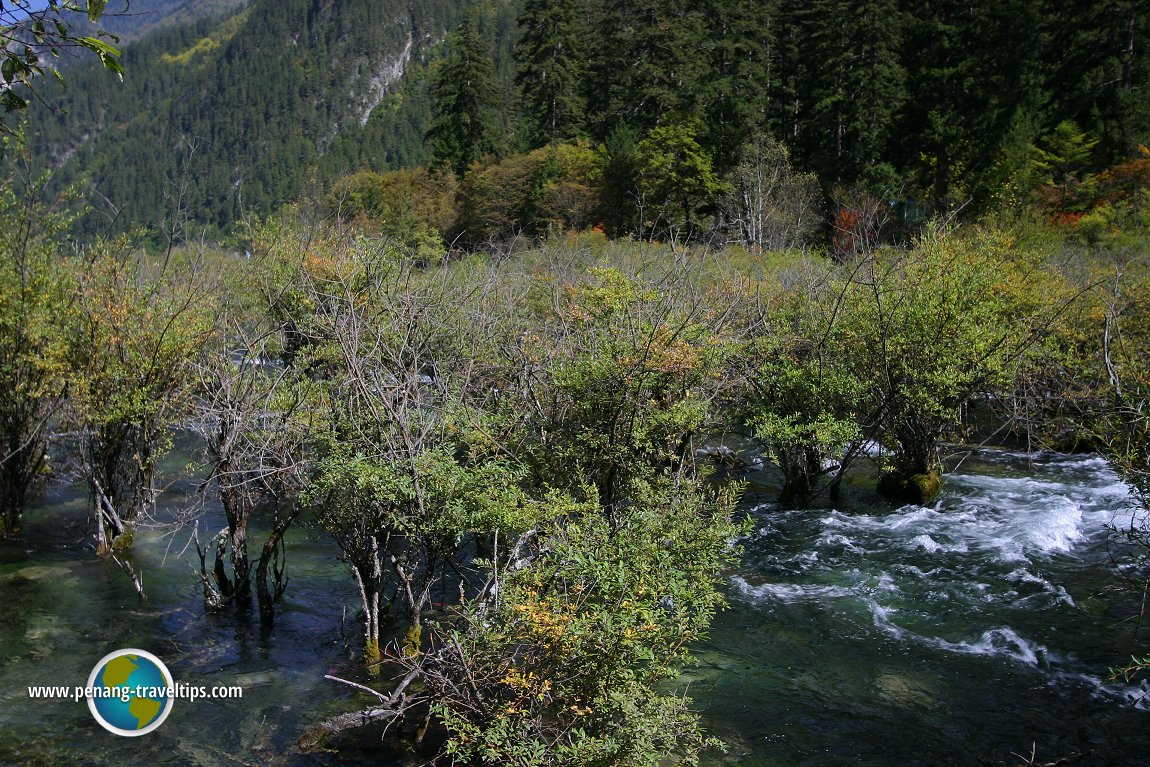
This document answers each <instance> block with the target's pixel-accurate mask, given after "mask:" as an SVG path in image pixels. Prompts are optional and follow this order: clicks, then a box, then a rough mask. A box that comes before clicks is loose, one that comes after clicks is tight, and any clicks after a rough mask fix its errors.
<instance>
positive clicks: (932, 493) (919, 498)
mask: <svg viewBox="0 0 1150 767" xmlns="http://www.w3.org/2000/svg"><path fill="white" fill-rule="evenodd" d="M878 491H879V492H880V493H881V494H882V495H884V496H886V497H887V498H889V499H891V500H892V501H901V502H902V503H913V504H916V505H919V506H922V505H924V504H927V503H931V502H932V501H934V500H935V499H936V498H938V496H939V494H940V493H941V492H942V473H941V472H940V471H938V470H937V469H935V470H934V471H930V472H926V473H924V474H911V475H910V476H902V475H898V474H890V473H888V474H883V475H882V476H881V477H879V480H878Z"/></svg>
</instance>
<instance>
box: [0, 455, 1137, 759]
mask: <svg viewBox="0 0 1150 767" xmlns="http://www.w3.org/2000/svg"><path fill="white" fill-rule="evenodd" d="M182 460H185V461H186V460H187V459H186V456H184V457H183V458H182ZM172 469H173V471H175V470H178V469H179V460H176V459H174V460H173V465H172ZM751 479H752V486H751V490H752V492H751V493H750V494H749V496H748V497H749V500H748V501H747V502H746V504H745V508H746V510H747V511H748V512H749V513H750V514H751V515H752V517H753V518H754V521H755V532H754V533H753V535H752V536H751V537H750V538H749V539H748V540H747V541H746V542H745V555H744V557H743V561H742V564H741V566H740V567H739V568H738V569H737V571H736V572H734V573H732V574H731V575H730V586H729V589H728V592H729V598H730V603H731V606H730V609H728V610H727V611H725V612H724V613H722V614H721V615H720V616H719V617H718V619H717V621H716V623H715V626H714V628H713V630H712V632H711V637H710V639H709V640H708V641H707V642H706V643H704V644H703V645H702V646H701V647H699V648H698V656H699V660H700V663H699V665H698V667H696V668H694V669H693V670H692V671H691V672H690V673H689V674H688V682H689V688H688V690H689V692H688V694H690V695H691V697H693V698H694V699H695V702H696V705H697V706H698V707H699V708H700V709H701V710H702V711H703V712H704V716H705V721H706V725H707V727H708V729H709V730H710V731H711V732H712V733H713V734H715V735H718V736H719V737H721V738H722V739H723V740H725V741H727V742H728V744H729V745H730V748H729V751H728V752H727V754H725V755H719V756H712V757H710V761H711V762H712V763H715V764H721V763H724V762H726V763H738V764H749V765H874V766H875V767H878V766H879V765H882V766H884V767H888V766H889V767H894V766H895V765H898V766H900V767H905V766H907V765H994V764H1009V765H1017V764H1019V763H1020V759H1019V757H1017V756H1012V753H1013V754H1021V755H1024V756H1025V757H1027V758H1029V756H1030V754H1031V749H1032V748H1033V749H1034V753H1035V754H1036V757H1037V761H1038V762H1044V761H1054V760H1056V759H1059V758H1063V757H1068V756H1070V755H1072V754H1074V753H1080V754H1084V755H1085V756H1084V757H1083V758H1082V760H1081V761H1080V762H1078V763H1079V764H1083V765H1108V766H1115V767H1121V766H1122V765H1131V766H1133V765H1146V764H1148V763H1150V688H1147V687H1145V686H1139V685H1126V684H1120V683H1115V682H1109V681H1107V676H1108V673H1107V669H1108V667H1109V666H1114V665H1118V664H1120V663H1122V662H1123V661H1125V660H1126V659H1128V658H1129V656H1130V655H1131V653H1133V652H1136V651H1137V648H1138V646H1137V645H1136V644H1135V643H1134V632H1135V626H1136V622H1137V618H1138V614H1139V609H1140V596H1141V595H1140V593H1138V592H1137V591H1136V590H1133V589H1131V588H1129V587H1128V585H1127V584H1124V582H1123V581H1122V579H1121V578H1120V577H1119V567H1118V566H1117V565H1116V564H1115V561H1114V559H1113V558H1112V557H1113V555H1118V556H1119V561H1121V556H1122V554H1123V552H1122V551H1121V550H1120V547H1118V546H1117V545H1116V544H1115V543H1114V541H1113V540H1112V538H1113V536H1111V535H1109V534H1108V531H1107V528H1108V526H1110V525H1118V526H1121V525H1123V524H1124V523H1125V524H1128V523H1129V520H1130V516H1129V515H1130V514H1131V513H1132V511H1131V506H1130V504H1129V499H1128V496H1127V492H1126V489H1125V487H1124V486H1123V485H1122V484H1121V483H1120V482H1119V481H1118V480H1117V478H1116V477H1115V476H1114V475H1113V473H1112V472H1110V471H1109V470H1108V469H1107V468H1106V466H1105V464H1104V463H1103V462H1102V461H1101V460H1100V459H1098V458H1096V457H1090V456H1053V455H1050V456H1026V455H1022V454H1016V453H1008V452H1001V451H993V452H992V451H985V452H982V453H979V454H978V455H977V456H976V457H974V458H971V459H969V460H967V461H966V462H964V463H963V465H962V466H961V467H960V469H959V470H958V471H957V473H955V474H953V475H952V476H951V477H950V478H949V479H948V481H947V484H946V488H945V490H944V494H943V496H942V498H941V499H940V501H939V502H938V503H937V504H936V505H935V506H934V507H932V508H921V507H915V506H907V507H903V508H895V507H893V506H891V505H884V504H882V503H881V502H880V501H878V500H877V498H876V497H875V496H874V495H873V493H872V492H871V490H870V487H869V486H866V487H863V486H862V485H860V486H858V487H856V488H854V489H853V490H852V489H848V492H847V493H846V497H845V498H844V499H843V500H842V501H841V502H840V503H839V504H838V505H837V506H836V507H834V508H831V507H816V508H810V509H803V510H793V509H784V508H779V507H778V506H776V505H774V504H772V503H769V502H765V501H763V502H759V501H756V500H755V499H756V498H757V497H759V496H756V495H755V494H754V490H755V489H756V486H755V484H754V480H756V479H763V480H764V481H765V478H764V477H762V476H757V475H752V477H751ZM189 487H191V485H190V483H188V484H185V485H182V486H181V485H177V486H176V487H174V488H172V494H171V496H169V497H179V495H180V493H181V492H182V491H186V490H187V489H188V488H189ZM760 489H761V488H760ZM762 497H764V498H766V497H769V496H768V495H767V494H765V493H764V495H763V496H762ZM85 501H86V499H85V497H84V496H83V493H82V489H79V488H76V487H74V486H69V485H66V484H63V483H59V484H56V485H53V487H52V488H51V489H50V492H49V494H48V495H47V497H46V498H45V500H44V502H43V504H42V506H41V507H40V508H37V509H35V510H33V511H32V512H31V513H29V514H28V515H27V517H26V523H25V526H26V532H25V534H24V536H23V537H22V538H21V539H20V540H18V541H14V542H13V541H6V542H0V680H2V683H0V764H12V765H40V764H43V765H48V764H69V765H103V764H118V765H145V764H147V765H227V764H237V765H239V764H260V763H267V762H275V763H277V764H281V763H285V762H286V763H287V764H293V765H294V764H299V765H314V764H324V765H326V764H345V765H358V764H368V763H370V764H401V763H404V759H403V756H402V755H401V754H393V753H380V752H379V750H378V749H379V746H378V744H376V745H374V746H372V749H373V750H363V751H360V750H352V751H345V752H344V753H342V754H328V753H318V754H315V753H313V754H306V755H295V756H289V757H287V758H284V757H283V754H284V753H285V752H288V751H289V750H290V746H291V744H292V743H293V742H294V741H295V740H296V739H297V738H298V737H299V736H300V735H301V734H303V732H305V731H306V730H307V728H308V727H309V726H310V725H312V724H314V723H316V722H317V721H319V720H320V719H322V718H323V717H325V716H328V715H331V714H334V713H338V712H341V711H345V710H349V709H351V708H355V707H358V706H361V705H365V704H366V703H367V701H365V700H364V699H363V698H362V697H359V696H357V694H356V693H355V692H354V691H353V690H350V689H348V688H344V687H343V686H341V685H338V684H334V683H332V682H329V681H326V680H325V679H324V678H323V675H324V674H325V673H334V674H336V675H339V676H344V677H355V678H360V677H357V676H356V675H357V674H359V673H360V671H359V667H358V665H357V663H356V661H355V647H356V646H357V644H358V641H359V640H358V633H357V626H356V622H355V611H356V604H357V599H356V595H355V592H354V590H353V585H352V581H351V578H350V576H349V574H348V573H347V571H346V569H345V567H344V565H343V564H342V563H340V562H339V561H338V550H337V549H336V547H335V546H334V544H332V543H331V542H330V541H329V540H328V539H327V538H326V536H325V535H324V534H323V533H322V531H320V530H318V529H316V528H315V527H314V526H311V525H309V524H307V523H306V522H305V523H302V524H301V525H299V526H298V527H297V528H296V529H295V530H294V531H293V532H292V534H291V536H290V537H289V545H288V574H289V577H290V578H291V581H290V584H289V586H288V591H287V594H286V597H285V602H284V604H283V608H282V610H281V614H280V617H279V619H278V621H277V624H276V626H275V628H274V630H271V631H266V630H262V629H261V628H260V626H259V622H258V620H256V619H255V618H254V617H253V618H251V619H243V618H240V617H237V616H236V615H235V614H232V613H223V614H220V615H211V616H205V615H204V612H203V607H202V602H201V598H200V591H199V585H198V582H197V577H196V575H195V573H194V571H193V565H195V566H197V567H198V560H197V558H196V556H195V552H194V549H185V545H186V544H187V542H188V535H189V533H188V531H187V530H186V529H185V530H182V531H180V532H177V533H174V534H173V533H170V532H165V531H164V529H155V530H146V531H144V532H142V533H140V534H139V535H138V536H137V540H136V542H135V545H134V552H135V555H134V556H135V562H136V566H137V568H138V569H139V570H141V571H142V572H143V578H144V585H145V588H146V590H147V592H148V594H149V597H150V601H149V602H147V603H146V604H143V605H141V604H138V603H137V601H136V598H135V594H134V592H133V591H132V589H131V586H130V585H129V584H128V582H127V580H126V578H124V576H123V575H122V574H121V573H120V572H119V571H118V570H117V569H116V568H115V567H114V566H113V565H111V564H110V563H108V562H101V561H97V560H95V558H94V556H93V555H92V553H91V551H90V549H89V548H88V547H87V545H86V541H87V540H88V539H89V538H90V531H89V529H88V522H87V520H86V518H85ZM166 513H169V514H170V513H173V509H167V510H166ZM220 526H222V519H221V518H220V516H219V512H218V510H209V514H208V517H207V519H206V520H205V521H204V523H202V524H201V538H202V539H205V540H206V539H209V538H210V537H211V535H212V534H213V533H214V532H215V531H216V530H218V529H219V527H220ZM254 533H255V534H254V535H253V539H254V540H255V539H259V538H260V531H258V530H256V531H254ZM1144 646H1145V645H1143V647H1144ZM122 647H139V648H141V649H144V650H148V651H150V652H153V653H155V654H156V655H158V656H159V657H160V658H162V659H163V660H164V661H165V662H166V663H167V665H168V667H169V668H170V669H171V670H172V673H173V675H174V676H175V677H176V679H177V680H178V681H180V682H184V683H187V684H195V685H208V686H211V685H235V684H238V685H242V686H243V687H244V697H243V699H241V700H228V701H197V702H195V703H190V702H186V701H177V703H176V706H175V708H174V709H173V712H172V715H171V716H170V717H169V719H168V720H167V721H166V722H165V723H164V725H163V726H162V727H160V728H159V729H158V730H157V731H156V732H154V733H152V734H150V735H148V736H145V737H142V738H120V737H117V736H114V735H111V734H109V733H105V732H104V731H103V730H101V729H99V727H98V726H97V725H96V724H95V723H94V722H93V721H92V719H91V717H90V715H89V713H88V711H87V707H86V706H85V705H84V704H83V703H73V702H71V701H44V700H29V698H28V694H27V687H28V686H29V685H69V686H71V685H82V684H84V682H85V681H86V679H87V675H88V673H89V672H90V670H91V668H92V665H93V664H94V663H95V662H96V661H97V660H98V659H99V658H101V657H103V656H104V655H105V654H106V653H108V652H110V651H112V650H115V649H119V648H122Z"/></svg>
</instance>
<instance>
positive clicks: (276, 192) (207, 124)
mask: <svg viewBox="0 0 1150 767" xmlns="http://www.w3.org/2000/svg"><path fill="white" fill-rule="evenodd" d="M165 5H166V4H165ZM468 19H469V20H470V22H469V23H468V24H463V22H464V21H465V20H468ZM452 30H460V34H456V35H450V36H449V32H450V31H452ZM469 30H470V31H469ZM464 32H466V34H464ZM1148 51H1150V16H1147V15H1146V14H1144V13H1139V4H1138V3H1137V2H1132V1H1131V0H1102V1H1100V2H1098V1H1094V0H1091V1H1090V2H1087V1H1086V0H1070V2H1063V3H1054V2H1048V1H1047V0H1018V1H1012V2H1006V3H976V4H970V3H966V4H963V3H955V2H953V1H952V0H926V1H925V2H918V3H914V4H912V3H909V2H905V1H902V0H818V1H817V2H802V3H800V2H796V1H795V0H764V2H747V0H700V1H699V2H694V1H692V2H687V0H614V1H613V2H609V3H608V2H598V1H596V0H547V1H544V0H487V1H486V2H474V3H455V2H450V1H449V0H410V1H407V0H340V2H330V0H328V1H324V0H284V1H283V2H273V1H272V0H256V1H255V2H253V3H251V4H250V5H247V6H246V7H244V8H243V9H242V10H239V11H238V12H233V15H231V16H228V17H226V18H223V19H220V18H219V17H216V18H215V19H213V20H204V19H201V20H199V21H195V22H193V23H191V24H188V25H184V26H179V27H172V28H163V29H160V30H158V31H157V32H155V33H154V34H152V35H150V36H149V37H147V38H146V39H144V40H143V41H141V42H138V43H134V44H132V45H130V46H128V47H127V49H126V51H125V55H124V67H125V70H126V72H127V76H126V81H125V83H124V84H122V85H121V84H119V83H117V82H116V81H115V80H114V79H113V78H111V77H109V76H107V74H106V73H104V72H102V71H97V70H96V69H95V68H94V67H93V68H92V69H91V70H90V71H89V70H87V69H84V70H80V71H76V72H74V73H73V74H71V75H70V76H69V78H68V82H69V85H68V88H67V93H66V94H64V95H62V96H60V95H58V94H49V95H48V97H47V98H46V99H45V101H46V103H49V104H63V105H64V109H63V110H62V111H61V112H59V113H57V114H55V115H52V114H48V113H46V111H45V107H44V106H43V105H40V107H39V109H38V110H33V111H31V112H30V113H29V115H28V119H29V132H30V133H31V134H32V136H33V139H34V143H35V150H36V152H37V153H38V154H39V156H40V157H41V158H42V159H43V160H44V162H45V163H46V164H49V165H51V166H52V167H54V168H56V169H58V181H59V182H60V183H61V184H65V183H76V182H79V183H80V184H81V188H82V189H85V190H88V192H89V195H88V196H89V199H90V200H91V201H94V204H95V205H96V207H97V213H96V214H95V215H89V216H88V218H86V219H85V220H84V222H83V223H82V225H81V229H82V231H84V232H86V233H88V234H91V233H95V232H98V231H107V230H109V228H110V229H111V230H113V231H116V230H123V229H125V228H127V227H128V226H129V225H133V224H143V225H146V226H149V227H153V228H155V227H157V226H161V227H163V226H166V227H168V228H169V230H170V231H174V229H175V228H176V227H178V226H179V224H180V222H182V221H188V222H196V223H199V224H207V225H211V226H214V227H217V228H219V229H226V228H228V227H230V226H231V225H232V224H234V222H236V221H237V220H239V219H242V218H244V217H245V216H247V215H249V214H252V213H257V214H265V213H268V212H271V211H272V210H274V209H275V208H276V207H277V206H279V205H281V204H283V203H285V202H287V201H289V200H291V199H293V198H296V197H298V196H299V195H300V194H301V191H303V190H304V189H305V188H306V187H307V186H308V184H309V183H310V181H311V180H313V179H314V180H316V181H318V182H320V184H321V185H326V184H327V183H328V182H330V181H332V180H334V179H336V178H338V177H341V176H345V175H348V174H350V173H353V172H355V171H359V170H383V169H389V168H398V167H413V166H418V165H424V164H427V163H429V162H430V161H432V160H438V161H439V162H440V163H441V164H446V165H450V166H451V167H453V168H455V169H456V171H457V172H458V171H461V170H466V168H467V167H468V166H469V164H471V163H472V162H474V161H475V159H476V158H482V159H483V160H486V159H491V158H499V157H501V156H503V157H506V156H508V155H514V154H516V153H522V152H525V151H528V150H531V149H535V148H538V147H542V146H544V145H547V144H549V143H554V142H561V141H567V142H571V141H584V142H587V144H588V145H590V146H591V147H596V146H603V147H605V151H606V153H607V154H608V155H610V156H611V157H612V158H613V159H612V161H611V162H610V163H608V168H609V172H610V173H613V174H615V176H618V177H619V178H622V179H623V181H621V182H617V180H611V179H608V180H607V181H606V186H607V187H609V188H608V189H607V191H606V194H607V197H608V198H611V199H614V198H616V197H617V198H618V201H619V204H618V205H614V206H613V207H615V208H619V207H620V206H622V207H626V205H628V204H630V202H628V201H633V200H634V199H635V197H636V193H635V189H634V186H633V183H632V181H628V180H627V179H629V178H630V177H631V175H633V174H634V172H635V169H634V167H632V166H633V160H628V159H627V156H628V152H631V151H633V148H634V147H635V145H636V144H638V143H639V142H641V141H642V140H643V139H644V138H645V137H648V136H649V135H651V131H652V130H653V129H656V128H658V129H660V130H662V131H663V134H661V135H665V136H668V137H678V139H681V140H683V141H688V142H689V143H694V142H696V141H697V143H698V147H699V153H698V154H697V156H695V157H694V159H693V162H698V163H701V165H699V167H700V168H701V167H706V168H708V169H709V170H708V173H710V172H711V171H712V170H713V173H714V177H715V178H714V180H713V182H712V181H708V182H707V183H705V184H702V186H701V187H700V189H702V191H701V192H700V194H697V195H695V197H698V198H699V200H697V201H695V204H696V206H697V207H698V208H699V209H700V212H701V214H703V215H705V214H706V211H707V209H708V205H710V206H711V207H712V208H713V207H714V205H713V198H714V197H715V195H716V194H717V193H718V191H719V190H720V189H721V186H720V185H719V184H718V182H719V180H721V179H722V178H724V177H725V176H727V175H728V174H729V173H730V172H731V171H732V169H733V168H734V167H735V165H737V164H738V163H739V161H740V157H741V156H742V154H743V153H744V151H745V148H746V146H747V145H748V144H747V142H748V141H749V140H750V139H751V137H752V136H754V135H755V134H766V135H770V136H773V137H775V138H776V139H778V140H780V141H782V142H783V143H784V144H785V145H786V147H787V148H788V149H789V151H790V154H791V157H792V159H793V160H794V163H795V166H796V168H798V169H799V170H801V171H810V172H813V173H815V174H817V177H818V180H819V182H820V184H821V189H822V192H823V193H824V194H825V195H828V196H830V197H833V196H836V195H837V194H838V192H836V190H839V191H841V190H854V189H867V190H871V191H873V192H875V193H877V194H879V195H880V196H891V195H893V198H895V199H902V200H913V201H916V202H915V203H914V204H915V205H916V206H921V207H922V208H923V209H925V210H930V211H934V212H939V213H946V212H948V211H953V210H956V209H964V210H967V211H971V210H977V209H983V210H985V209H988V208H991V207H994V206H996V205H1000V204H1003V203H1004V202H1009V200H1010V199H1012V198H1017V197H1018V196H1019V195H1020V194H1025V193H1026V190H1028V189H1032V188H1033V187H1034V186H1035V184H1036V183H1039V182H1046V181H1050V182H1051V183H1053V184H1054V185H1055V186H1058V185H1060V184H1061V185H1062V186H1065V185H1066V183H1065V179H1067V178H1075V179H1081V178H1085V177H1086V176H1087V175H1088V174H1089V173H1096V172H1098V171H1099V170H1101V169H1104V168H1107V167H1109V166H1111V165H1113V164H1114V163H1117V162H1120V161H1122V160H1123V159H1124V158H1127V157H1130V156H1132V154H1134V153H1136V152H1137V151H1138V146H1139V145H1140V144H1145V143H1150V94H1148V91H1150V55H1148V53H1147V52H1148ZM434 60H442V61H443V62H444V63H443V66H442V67H439V70H441V71H445V72H450V73H452V74H451V77H449V78H444V79H445V80H446V81H447V82H446V84H445V85H444V86H443V87H441V88H440V89H439V90H438V92H436V91H435V89H434V88H433V87H432V84H433V82H434V80H435V77H434V73H433V70H435V69H436V67H435V66H433V65H432V62H433V61H434ZM487 61H490V62H493V63H494V67H489V66H487V65H486V64H483V62H487ZM468 62H473V63H478V64H483V66H480V67H479V68H478V69H475V70H474V71H471V70H469V69H468V67H469V66H471V64H469V63H468ZM478 64H476V66H478ZM484 67H486V69H484ZM473 77H474V78H478V79H481V80H482V79H492V80H493V82H491V83H486V84H485V85H484V88H482V89H480V91H476V92H477V93H478V92H482V93H484V94H485V95H484V96H483V98H482V99H480V100H479V101H475V100H474V99H472V100H471V101H470V102H469V101H468V100H467V99H462V98H460V97H461V96H465V95H467V94H465V93H462V92H461V91H460V89H459V88H453V87H452V83H455V84H461V83H464V82H469V81H470V79H471V78H473ZM468 103H471V106H466V104H468ZM463 112H467V113H466V114H463ZM433 113H434V115H435V117H436V122H433V119H432V118H433ZM436 126H438V127H436ZM476 126H482V127H483V130H482V131H479V132H478V133H476V132H475V128H476ZM429 129H430V136H429ZM468 132H471V133H472V134H473V135H472V136H471V137H470V138H468V137H467V135H466V134H468ZM460 142H463V144H461V143H460ZM464 144H467V146H464ZM452 147H453V148H452ZM628 147H630V149H629V148H628ZM692 151H694V150H692ZM629 163H630V164H629ZM1040 177H1041V178H1040ZM1047 177H1049V178H1047ZM684 183H686V181H684ZM688 186H689V184H688ZM696 186H699V184H696ZM892 190H893V191H892ZM1020 190H1021V192H1020ZM847 193H848V194H850V193H851V192H849V191H848V192H847ZM612 195H614V197H612ZM683 207H684V208H686V207H687V206H686V204H684V205H683ZM916 209H917V208H916ZM691 215H693V213H692V212H691V211H688V212H687V217H688V218H690V217H691ZM160 222H166V223H162V224H161V223H160Z"/></svg>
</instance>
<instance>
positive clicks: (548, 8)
mask: <svg viewBox="0 0 1150 767" xmlns="http://www.w3.org/2000/svg"><path fill="white" fill-rule="evenodd" d="M586 11H587V8H586V3H585V2H583V0H527V3H526V4H525V5H524V7H523V13H522V14H520V16H519V26H520V30H521V32H522V37H520V39H519V43H518V45H517V46H516V49H515V58H516V60H517V61H518V62H519V67H520V69H519V74H518V75H517V76H516V78H515V81H516V83H518V84H519V86H520V87H521V88H522V89H523V109H524V111H525V112H526V114H527V116H528V118H529V120H530V123H531V125H530V128H529V140H530V143H531V145H532V146H536V147H538V146H544V145H546V144H550V143H554V142H556V141H559V140H561V139H571V138H577V137H578V136H580V135H581V134H582V132H583V121H584V118H585V100H584V98H583V94H582V92H581V88H582V86H583V80H584V77H585V74H586V72H585V70H586V63H587V61H586V51H585V38H586V28H585V26H584V22H585V20H586Z"/></svg>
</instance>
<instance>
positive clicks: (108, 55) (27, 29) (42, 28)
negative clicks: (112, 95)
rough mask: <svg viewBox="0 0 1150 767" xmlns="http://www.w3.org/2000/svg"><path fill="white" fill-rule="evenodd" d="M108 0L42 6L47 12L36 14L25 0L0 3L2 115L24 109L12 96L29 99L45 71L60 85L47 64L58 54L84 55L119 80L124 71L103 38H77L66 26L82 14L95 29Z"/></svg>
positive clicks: (57, 0) (53, 1) (61, 0)
mask: <svg viewBox="0 0 1150 767" xmlns="http://www.w3.org/2000/svg"><path fill="white" fill-rule="evenodd" d="M107 4H108V0H87V2H76V1H75V0H48V4H47V6H45V7H43V8H40V9H37V8H36V5H37V4H36V3H33V2H30V0H4V2H0V79H2V82H0V105H2V106H3V107H4V111H5V112H13V111H17V110H20V109H24V108H25V107H27V106H28V99H27V98H25V96H24V95H22V94H20V93H19V92H17V90H14V88H15V87H17V86H23V87H24V88H26V89H28V90H29V91H31V92H32V93H35V80H37V79H38V78H40V77H42V76H43V75H44V74H45V72H46V71H51V72H52V74H53V75H55V76H56V77H57V78H58V79H62V78H61V75H60V73H59V70H57V69H56V68H54V67H53V66H52V65H51V64H50V63H49V61H48V60H47V59H56V58H59V56H60V54H62V53H75V52H83V51H87V52H88V53H91V54H93V55H95V56H96V58H97V59H99V61H100V63H101V64H102V65H103V66H104V67H105V68H106V69H108V70H109V71H110V72H113V73H115V74H116V75H117V76H118V77H119V78H120V79H121V80H122V79H123V78H124V68H123V67H122V66H121V64H120V51H119V49H117V48H116V47H114V46H113V45H112V44H111V43H109V42H108V41H107V40H106V39H104V38H106V37H110V35H108V34H107V33H106V32H103V31H100V32H97V33H96V34H95V35H82V34H76V32H75V31H74V30H73V29H72V28H71V27H70V26H69V19H68V17H69V15H71V14H83V15H85V16H86V17H87V19H88V21H89V22H91V23H93V24H95V23H97V22H98V21H99V20H100V18H101V17H102V16H103V15H104V7H105V6H106V5H107Z"/></svg>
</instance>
